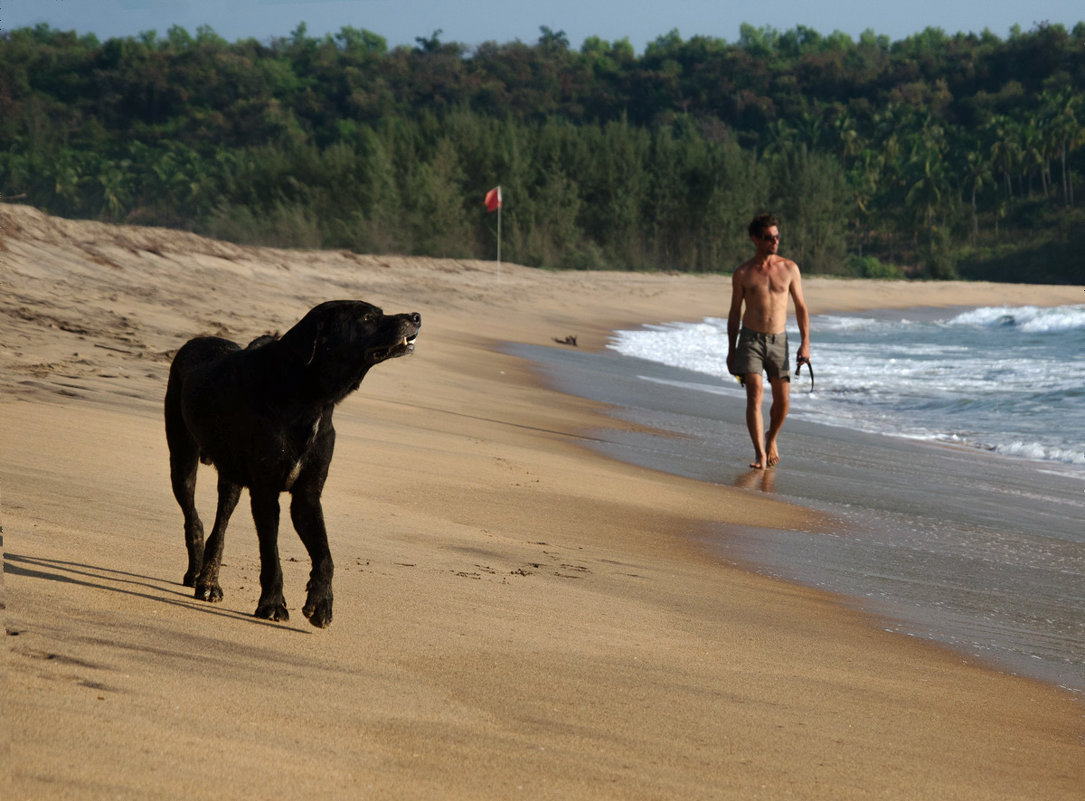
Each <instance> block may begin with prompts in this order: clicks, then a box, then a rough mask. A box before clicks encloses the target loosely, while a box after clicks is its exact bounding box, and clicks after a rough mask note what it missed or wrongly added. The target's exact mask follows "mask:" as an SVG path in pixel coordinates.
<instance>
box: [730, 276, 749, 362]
mask: <svg viewBox="0 0 1085 801" xmlns="http://www.w3.org/2000/svg"><path fill="white" fill-rule="evenodd" d="M745 295H746V290H745V288H744V286H743V281H742V268H741V267H739V268H738V269H737V270H735V273H734V275H732V276H731V309H730V311H728V313H727V370H728V372H731V374H732V375H734V372H733V371H732V364H733V363H734V360H735V347H736V345H737V344H738V329H739V327H740V326H741V325H742V301H743V299H744V298H745Z"/></svg>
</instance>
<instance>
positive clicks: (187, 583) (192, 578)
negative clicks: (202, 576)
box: [181, 571, 196, 587]
mask: <svg viewBox="0 0 1085 801" xmlns="http://www.w3.org/2000/svg"><path fill="white" fill-rule="evenodd" d="M181 586H182V587H195V586H196V573H195V571H189V572H188V573H185V577H184V578H183V579H181Z"/></svg>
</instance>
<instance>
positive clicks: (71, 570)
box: [3, 552, 308, 633]
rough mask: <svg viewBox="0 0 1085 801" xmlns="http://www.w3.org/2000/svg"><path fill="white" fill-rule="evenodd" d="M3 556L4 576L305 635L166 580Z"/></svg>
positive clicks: (7, 555)
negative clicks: (211, 601) (201, 598)
mask: <svg viewBox="0 0 1085 801" xmlns="http://www.w3.org/2000/svg"><path fill="white" fill-rule="evenodd" d="M3 556H4V575H8V576H20V577H22V578H30V579H39V580H43V581H57V582H60V583H63V584H76V585H78V586H80V587H89V588H90V589H95V590H105V591H107V592H115V593H120V594H122V595H130V596H132V597H134V598H142V599H144V600H148V601H155V602H157V603H161V604H166V605H169V606H176V607H181V608H183V609H190V610H193V611H197V612H202V613H203V614H209V615H218V616H220V617H226V618H230V619H231V620H242V621H245V622H246V623H255V624H256V625H260V626H269V627H271V628H274V629H276V630H280V631H295V632H298V633H308V632H307V631H305V630H303V629H301V630H299V629H294V628H291V627H289V626H283V625H282V624H280V623H274V622H272V621H269V620H262V619H260V618H257V617H253V616H252V615H247V614H245V613H244V612H239V611H236V610H233V609H224V608H222V607H216V606H212V605H211V604H208V603H207V602H206V601H199V600H197V599H196V598H194V597H192V595H191V594H190V593H191V590H188V588H187V587H185V588H182V589H177V588H178V587H179V586H180V585H177V584H175V583H173V582H170V581H167V580H166V579H159V578H155V577H153V576H141V575H139V574H138V573H130V572H128V571H125V570H116V569H115V568H111V567H99V566H96V565H85V564H81V563H79V562H66V561H63V560H60V559H44V558H41V557H34V556H24V555H22V554H16V553H11V552H6V553H4V555H3ZM8 593H10V588H8Z"/></svg>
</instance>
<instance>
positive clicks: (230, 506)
mask: <svg viewBox="0 0 1085 801" xmlns="http://www.w3.org/2000/svg"><path fill="white" fill-rule="evenodd" d="M240 498H241V485H240V484H234V483H233V482H231V481H227V480H226V479H224V478H223V477H222V476H221V475H220V476H219V485H218V509H217V510H216V511H215V525H214V526H213V527H212V529H211V536H210V537H208V538H207V545H206V547H205V548H204V552H203V566H202V567H201V568H200V576H199V578H198V579H197V580H196V597H197V598H199V599H200V600H201V601H221V600H222V587H221V586H219V567H220V566H221V565H222V547H223V545H225V543H226V526H227V525H229V523H230V515H232V514H233V513H234V509H235V508H237V502H238V500H239V499H240Z"/></svg>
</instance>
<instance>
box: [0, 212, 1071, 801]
mask: <svg viewBox="0 0 1085 801" xmlns="http://www.w3.org/2000/svg"><path fill="white" fill-rule="evenodd" d="M0 225H3V226H4V228H3V229H2V230H3V231H4V239H3V250H0V260H2V262H3V270H2V271H0V282H2V283H3V289H4V290H5V291H4V293H0V312H3V314H4V316H3V317H0V320H2V321H3V323H4V325H5V337H3V341H2V342H0V376H2V377H0V381H2V384H0V391H2V392H3V398H2V399H0V416H2V417H3V420H4V425H3V426H0V453H2V454H3V458H2V460H0V481H2V489H3V498H2V500H3V506H2V507H0V514H2V515H3V518H2V519H0V524H3V526H4V535H5V536H4V557H5V558H4V573H5V575H4V584H3V589H4V601H5V603H6V610H5V624H6V626H7V637H6V641H7V645H8V648H7V649H6V650H5V654H4V667H5V675H6V684H7V688H8V691H7V693H6V694H5V695H6V700H5V710H4V714H5V718H6V722H7V724H8V725H7V726H6V729H8V730H9V731H10V739H11V743H10V755H11V758H10V760H8V761H9V764H10V771H11V776H10V782H11V787H12V790H13V792H14V795H13V797H20V796H25V797H34V798H36V799H39V798H41V799H47V798H75V799H83V798H87V799H98V798H106V797H109V798H133V799H135V798H139V799H145V798H151V797H153V798H181V797H189V796H191V795H192V793H193V792H200V791H206V789H207V788H208V787H213V788H215V790H216V791H217V792H220V793H222V794H230V795H232V796H234V797H237V798H241V799H245V798H254V799H256V798H266V797H270V795H276V796H279V797H296V796H299V795H301V794H302V793H303V792H304V793H305V794H310V793H312V792H321V793H323V794H325V795H327V796H328V797H331V798H356V797H360V796H363V795H365V796H369V797H376V798H432V797H444V798H463V799H485V798H508V797H510V796H516V795H532V796H535V797H552V798H573V799H575V798H584V799H588V798H591V799H596V798H615V799H619V798H620V799H629V798H690V799H696V798H734V799H748V798H772V799H776V798H782V797H789V796H791V797H802V798H807V799H817V798H825V799H852V798H854V799H866V798H870V797H873V796H883V797H890V798H916V797H967V798H992V799H994V798H1003V797H1007V796H1013V797H1045V798H1067V799H1070V798H1076V797H1077V796H1078V794H1079V793H1080V787H1081V785H1082V781H1083V780H1085V760H1082V758H1081V757H1082V754H1083V751H1085V745H1083V743H1085V722H1083V719H1082V705H1081V704H1080V702H1079V701H1077V700H1076V699H1074V698H1073V697H1072V696H1070V695H1068V694H1067V693H1065V692H1062V691H1059V690H1057V689H1056V688H1053V687H1051V686H1049V685H1046V684H1042V683H1040V682H1036V681H1032V680H1029V679H1023V678H1015V677H1010V676H1006V675H1004V674H1000V673H997V672H995V671H992V670H989V669H987V668H985V667H980V666H978V665H976V664H974V663H972V662H970V660H962V658H961V657H960V656H959V655H957V654H956V653H952V652H949V651H948V650H946V649H944V648H941V647H939V646H937V645H933V644H929V643H923V642H917V641H914V640H911V639H909V638H906V637H901V636H899V635H894V634H889V633H886V632H884V631H880V630H879V629H878V627H877V625H876V623H874V622H873V621H872V620H871V619H870V618H869V617H868V616H866V615H863V614H861V613H859V612H855V611H852V610H849V609H847V608H845V607H843V606H842V605H841V604H840V603H839V600H838V599H837V598H835V597H833V596H830V595H829V594H827V593H824V592H819V591H816V590H811V589H808V588H803V587H800V586H798V585H793V584H789V583H786V582H782V581H776V580H772V579H770V578H766V577H764V576H759V575H756V574H753V573H748V572H746V571H744V570H741V569H738V568H735V567H732V566H728V565H727V564H726V562H725V560H723V559H722V558H720V557H718V556H714V555H712V554H711V553H709V552H708V551H706V550H704V549H703V548H702V547H701V545H700V543H698V542H696V537H695V536H691V533H693V534H697V533H698V532H705V533H708V531H709V527H708V526H707V525H706V523H712V522H721V521H723V522H726V523H727V524H728V525H732V526H753V525H768V526H773V527H777V528H788V527H807V528H817V527H819V526H825V525H826V521H827V520H828V518H827V517H826V516H824V515H821V514H819V513H817V512H811V511H808V510H805V509H801V508H799V507H795V506H793V505H791V504H785V503H781V502H779V501H777V500H774V499H771V498H761V497H751V495H750V494H749V493H748V492H745V491H743V490H740V489H738V488H734V487H720V486H716V485H711V484H708V483H706V482H703V481H696V480H692V479H683V478H681V477H678V476H672V475H667V474H663V473H660V472H658V471H656V470H650V469H647V468H641V467H637V466H635V465H630V464H627V463H624V462H621V461H618V460H616V459H613V458H611V457H608V456H604V455H601V454H599V453H593V452H592V451H591V449H590V447H589V446H590V441H587V439H586V437H587V436H590V432H592V431H593V430H598V429H599V428H600V427H601V426H602V427H607V428H609V429H612V430H616V431H618V430H623V429H627V430H637V429H639V428H641V426H639V425H637V424H636V423H635V422H629V421H616V420H614V419H613V418H611V417H610V416H609V415H607V414H606V413H605V410H604V407H603V406H602V405H601V404H600V403H597V402H591V401H586V400H583V399H580V398H576V397H572V396H568V395H564V394H562V393H560V392H557V391H555V390H552V389H547V388H546V386H545V381H543V380H542V378H541V377H540V375H539V374H538V372H537V371H536V370H535V368H534V367H533V365H531V364H530V363H528V362H526V361H524V360H523V359H520V358H516V357H513V356H510V355H507V354H505V353H502V352H501V343H503V342H527V343H536V344H545V343H549V342H551V340H552V339H553V338H554V337H562V336H565V335H568V334H577V335H578V336H579V339H580V343H581V347H582V348H584V349H586V350H590V349H592V348H599V347H601V343H603V342H605V337H606V336H607V334H608V332H609V331H610V330H613V329H615V328H619V327H622V326H626V325H630V324H641V323H644V322H646V321H651V320H653V319H659V318H661V317H662V318H664V319H666V318H672V317H673V318H674V319H677V317H678V316H679V315H687V316H705V315H708V314H711V313H712V309H713V308H717V307H719V306H720V304H719V302H718V301H719V299H720V296H721V293H725V292H726V288H727V282H726V279H725V278H722V277H713V278H711V279H709V278H700V277H695V276H685V277H679V276H661V275H640V274H624V273H623V274H618V273H615V274H593V275H582V274H553V273H546V272H541V271H532V270H528V269H525V268H518V267H516V266H515V265H502V266H501V267H500V268H497V267H495V266H494V265H492V264H489V263H474V262H471V263H467V262H441V261H437V260H418V259H397V258H392V257H388V258H378V257H359V256H356V255H354V254H343V253H308V252H284V251H272V250H270V249H258V248H238V247H235V246H231V245H226V244H223V243H214V242H210V241H208V240H203V239H200V238H198V237H192V236H190V235H186V234H180V233H178V232H168V231H161V230H157V229H137V228H131V227H126V226H117V227H113V226H105V225H100V224H96V223H76V222H71V221H63V220H57V219H55V218H47V217H45V216H44V215H39V214H37V213H34V212H32V210H26V209H21V208H18V209H16V208H13V207H10V206H0ZM815 283H817V284H821V283H823V282H815ZM824 283H825V284H827V285H831V286H824V287H821V288H819V289H818V293H819V294H820V293H825V294H824V295H821V297H827V296H828V295H830V294H831V295H832V297H833V299H834V301H835V302H838V303H840V304H843V305H847V304H864V305H859V306H856V308H861V307H869V306H866V305H865V304H868V303H871V302H873V303H875V304H876V305H885V304H884V300H881V298H882V296H884V295H885V294H887V293H888V294H889V295H890V296H892V297H894V298H896V299H897V301H898V302H904V301H905V298H904V297H903V296H902V292H904V291H906V290H907V289H908V288H907V287H900V286H895V287H886V286H881V285H874V286H867V287H860V286H851V285H847V284H833V282H824ZM972 289H975V290H976V293H977V294H976V297H980V298H986V297H995V296H997V295H998V293H999V292H1002V293H1005V292H1006V291H1007V290H1006V289H1005V288H999V287H996V286H986V287H973V288H972ZM1071 289H1072V288H1061V289H1059V288H1053V289H1046V290H1037V291H1038V293H1040V294H1043V295H1044V296H1045V297H1049V298H1051V299H1052V300H1054V299H1055V298H1058V297H1061V296H1066V295H1069V294H1070V290H1071ZM935 291H939V292H943V293H948V292H954V293H956V294H957V295H962V294H963V290H962V288H960V287H944V286H943V287H937V288H935V287H925V288H922V292H930V293H932V294H933V293H934V292H935ZM810 292H811V289H810V288H808V289H807V297H808V301H809V300H810V298H811V294H810ZM1060 292H1061V293H1062V295H1061V296H1060ZM336 295H338V296H361V297H365V298H367V299H370V300H378V302H379V304H380V305H382V306H384V307H385V308H386V309H387V310H388V311H392V312H395V311H402V310H418V311H420V312H421V313H422V315H423V328H422V333H421V336H420V338H419V342H418V350H417V351H416V353H415V354H414V355H413V356H411V357H410V359H405V360H397V362H396V363H394V364H388V365H383V366H381V367H379V368H377V369H376V370H374V371H373V373H372V374H371V375H370V376H369V377H367V378H366V380H365V381H364V382H363V385H362V388H361V390H360V391H359V392H358V393H356V394H355V395H353V396H351V397H350V398H348V399H347V400H346V401H344V402H343V404H341V406H340V407H339V409H338V410H337V411H336V429H337V431H338V442H337V449H336V456H335V459H334V461H333V463H332V471H331V475H330V476H329V480H328V485H327V488H326V491H325V494H324V506H325V516H326V519H327V522H328V528H329V534H330V540H331V547H332V552H333V555H334V558H335V561H336V577H335V591H336V610H335V621H334V623H333V625H332V627H331V628H330V629H328V630H326V631H320V632H318V631H316V630H313V629H312V628H311V627H310V626H309V625H308V624H307V623H306V622H305V621H304V620H303V619H302V617H301V615H300V610H297V605H298V604H299V602H300V600H301V598H302V597H303V587H304V584H305V577H306V575H307V573H308V562H307V559H306V557H305V554H304V549H303V547H302V546H301V544H300V542H299V541H298V539H297V537H296V536H295V535H293V533H292V532H291V531H290V530H289V526H288V525H284V526H283V527H282V529H281V536H280V548H281V551H282V559H283V569H284V573H285V574H286V596H287V601H288V604H289V607H290V610H291V612H292V614H291V620H290V621H289V622H288V623H285V624H279V625H269V624H266V623H265V622H264V621H257V620H255V619H254V618H252V617H251V613H252V609H253V608H254V605H255V600H256V592H255V581H256V576H257V574H258V570H259V568H258V562H257V558H256V549H255V544H254V534H253V531H252V523H251V517H250V516H249V515H248V510H247V508H246V507H247V504H244V503H243V504H242V505H241V506H240V507H239V508H238V512H237V513H236V514H235V515H234V518H233V521H232V523H231V527H230V532H229V535H228V536H227V542H226V553H225V556H224V567H223V588H224V591H225V593H226V597H225V599H224V601H223V602H222V603H221V604H206V603H203V602H199V601H196V600H195V599H193V598H191V596H190V594H189V592H188V591H187V590H186V588H183V587H181V586H180V584H179V580H180V575H181V572H183V567H184V565H183V561H184V557H183V551H184V549H183V544H182V541H181V540H182V538H181V525H180V515H179V511H178V510H177V508H176V504H175V503H174V501H173V499H172V497H171V493H170V489H169V480H168V465H167V464H166V463H165V461H166V460H165V456H164V441H163V435H162V432H161V421H160V415H161V412H160V395H161V391H162V387H164V375H165V371H166V369H167V368H168V363H169V353H170V351H171V350H172V349H173V348H175V347H177V345H179V344H180V342H181V341H183V340H184V338H186V337H187V336H191V335H194V334H197V333H211V332H216V331H220V332H222V333H223V334H224V335H227V336H230V337H231V338H235V339H242V338H244V337H250V338H251V337H252V336H256V335H258V334H260V333H262V332H264V331H266V330H269V329H270V330H275V328H279V330H285V326H286V325H288V324H289V323H290V322H291V321H293V320H295V319H297V317H300V314H299V309H301V310H304V308H307V307H308V306H309V305H312V304H313V302H315V301H316V300H321V299H326V298H327V297H329V296H336ZM724 297H725V295H724ZM970 297H971V296H970ZM979 302H980V303H984V304H986V303H988V302H989V301H988V300H986V299H981V300H979ZM908 305H911V303H909V304H908ZM43 401H44V402H43ZM212 476H213V474H212V473H211V472H210V471H208V470H206V469H205V470H203V471H202V472H201V474H200V479H199V483H198V499H199V507H200V511H201V514H203V515H204V517H205V523H206V522H207V517H208V515H210V513H211V510H213V507H214V481H213V477H212ZM993 766H994V769H992V767H993ZM0 778H6V777H0Z"/></svg>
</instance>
